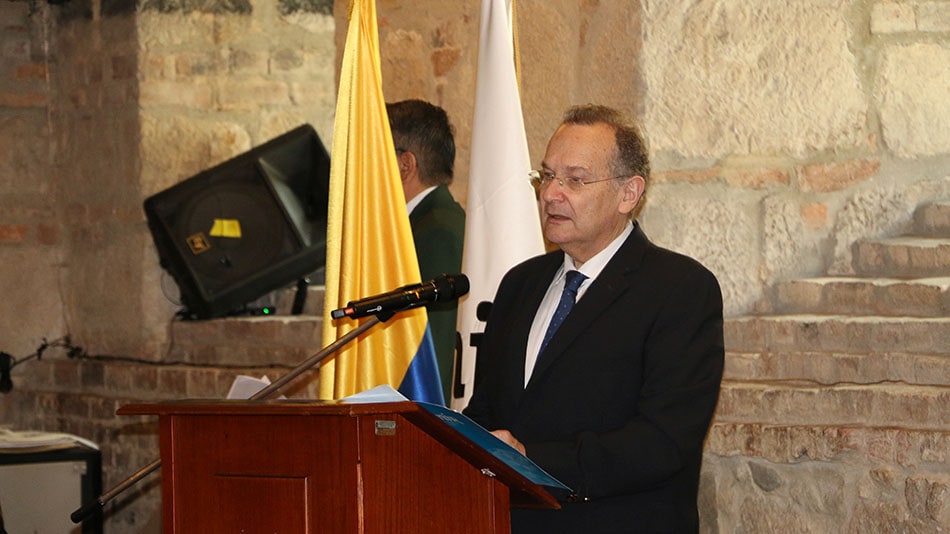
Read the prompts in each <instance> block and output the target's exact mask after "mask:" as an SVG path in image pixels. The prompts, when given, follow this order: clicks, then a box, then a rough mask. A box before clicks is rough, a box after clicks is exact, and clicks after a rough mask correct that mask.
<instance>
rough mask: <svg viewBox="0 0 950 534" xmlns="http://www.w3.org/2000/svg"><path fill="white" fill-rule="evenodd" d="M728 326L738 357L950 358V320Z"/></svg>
mask: <svg viewBox="0 0 950 534" xmlns="http://www.w3.org/2000/svg"><path fill="white" fill-rule="evenodd" d="M724 326H725V328H724V334H725V343H726V350H729V351H732V352H783V351H803V352H842V353H851V354H854V353H890V352H894V353H910V354H932V355H948V354H950V317H931V318H921V317H884V316H866V317H850V316H843V315H774V316H746V317H737V318H730V319H727V320H726V321H725V325H724Z"/></svg>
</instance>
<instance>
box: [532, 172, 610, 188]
mask: <svg viewBox="0 0 950 534" xmlns="http://www.w3.org/2000/svg"><path fill="white" fill-rule="evenodd" d="M548 174H550V177H547V176H546V175H548ZM618 178H627V176H626V175H620V176H611V177H610V178H601V179H599V180H581V179H580V178H577V177H576V176H573V177H568V178H563V177H560V176H558V175H557V174H556V173H554V172H551V171H545V170H544V169H532V170H531V171H529V172H528V180H529V181H530V182H531V185H533V186H534V187H535V189H538V190H539V191H540V190H541V189H546V188H547V187H549V186H550V185H551V184H552V183H554V181H555V180H557V185H559V186H561V187H564V188H567V189H568V190H570V191H575V192H576V191H582V190H583V189H584V187H585V186H588V185H590V184H596V183H598V182H609V181H611V180H616V179H618Z"/></svg>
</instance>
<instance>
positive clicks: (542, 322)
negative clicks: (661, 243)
mask: <svg viewBox="0 0 950 534" xmlns="http://www.w3.org/2000/svg"><path fill="white" fill-rule="evenodd" d="M631 232H633V223H628V224H627V227H626V228H624V230H623V232H620V235H618V236H617V237H616V238H614V240H613V241H611V242H610V244H609V245H607V247H605V248H604V249H603V250H601V251H600V252H598V253H597V254H595V255H594V256H593V257H592V258H591V259H589V260H587V262H586V263H584V265H582V266H581V268H580V269H575V267H574V258H571V257H570V256H568V255H567V254H565V255H564V264H563V265H561V268H560V269H558V271H557V272H556V273H554V280H551V285H549V286H548V291H547V293H545V294H544V298H543V299H541V305H540V306H539V307H538V311H537V313H535V315H534V322H533V323H531V331H530V332H529V333H528V346H527V348H526V350H525V358H524V383H525V386H527V385H528V380H530V379H531V372H532V371H533V370H534V365H535V363H536V362H537V361H538V352H539V351H540V350H541V341H543V339H544V333H545V331H547V329H548V324H549V323H550V322H551V317H553V316H554V310H555V309H557V305H558V302H559V301H560V300H561V293H562V292H563V291H564V275H565V273H567V272H568V271H573V270H577V271H580V272H582V273H584V275H585V276H587V279H586V280H584V281H583V282H582V283H581V287H579V288H578V289H577V299H576V300H575V301H574V302H577V301H578V300H580V299H581V297H583V296H584V293H586V292H587V288H588V287H590V284H591V283H592V282H593V281H594V280H595V279H596V278H597V275H599V274H600V271H602V270H604V266H606V265H607V262H609V261H610V259H611V258H613V257H614V254H616V253H617V250H619V249H620V246H621V245H623V242H624V241H626V240H627V237H629V236H630V233H631Z"/></svg>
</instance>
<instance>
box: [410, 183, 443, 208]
mask: <svg viewBox="0 0 950 534" xmlns="http://www.w3.org/2000/svg"><path fill="white" fill-rule="evenodd" d="M436 187H439V186H437V185H433V186H432V187H429V188H426V189H423V190H422V191H420V192H419V194H418V195H416V196H414V197H412V200H410V201H409V202H406V211H408V212H409V213H412V210H414V209H416V206H418V205H419V203H420V202H422V200H423V199H424V198H425V197H427V196H429V193H431V192H433V191H435V188H436Z"/></svg>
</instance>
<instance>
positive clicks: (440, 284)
mask: <svg viewBox="0 0 950 534" xmlns="http://www.w3.org/2000/svg"><path fill="white" fill-rule="evenodd" d="M466 293H468V277H467V276H465V275H464V274H441V275H439V276H436V277H435V278H433V279H432V280H429V281H428V282H423V283H421V284H410V285H408V286H403V287H400V288H399V289H395V290H393V291H389V292H386V293H382V294H380V295H376V296H374V297H367V298H365V299H360V300H351V301H350V302H347V303H346V307H345V308H340V309H338V310H333V311H332V312H330V317H332V318H334V319H339V318H341V317H349V318H351V319H358V318H360V317H366V316H367V315H376V314H378V313H395V312H399V311H403V310H408V309H410V308H417V307H419V306H424V305H426V304H428V303H430V302H447V301H450V300H455V299H457V298H459V297H461V296H462V295H465V294H466Z"/></svg>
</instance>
